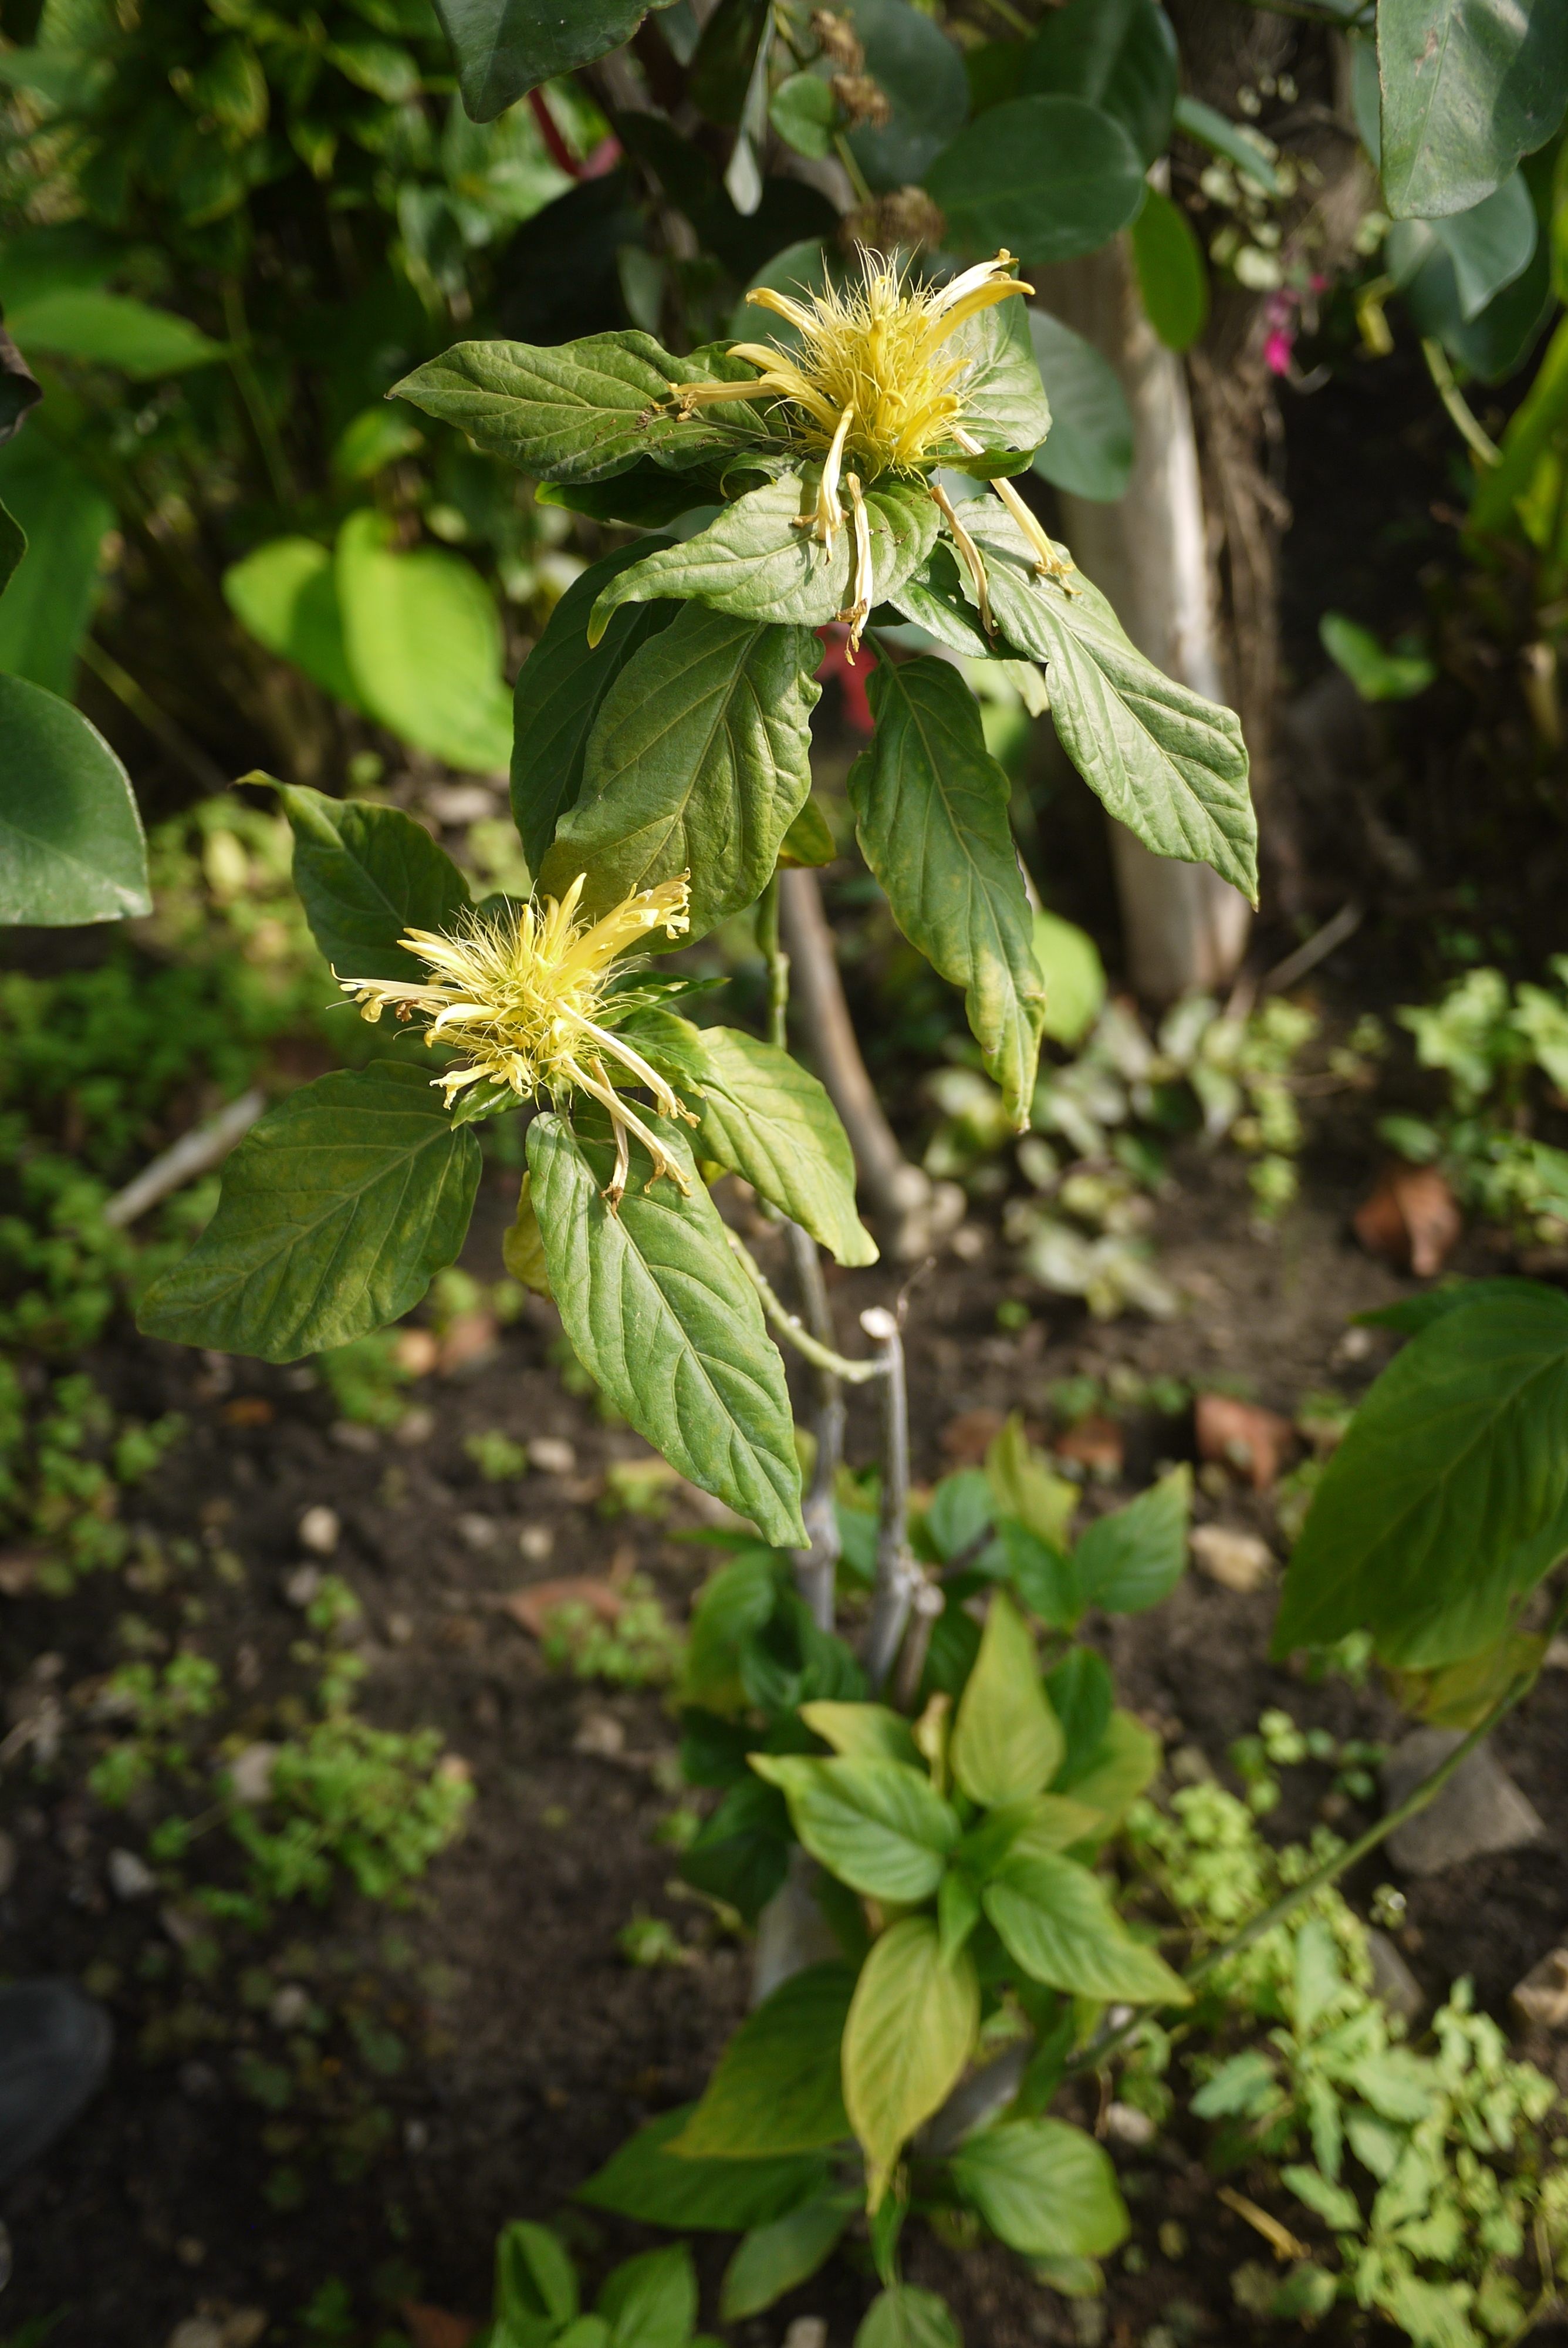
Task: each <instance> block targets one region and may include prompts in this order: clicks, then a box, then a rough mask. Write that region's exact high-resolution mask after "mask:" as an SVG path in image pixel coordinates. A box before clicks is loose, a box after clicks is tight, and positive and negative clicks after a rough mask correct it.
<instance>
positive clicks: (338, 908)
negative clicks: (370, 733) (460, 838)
mask: <svg viewBox="0 0 1568 2348" xmlns="http://www.w3.org/2000/svg"><path fill="white" fill-rule="evenodd" d="M255 779H258V778H254V777H252V778H251V780H255ZM260 779H269V778H260ZM274 788H276V790H277V793H278V796H279V798H281V799H282V802H283V808H284V812H285V813H286V814H287V816H288V819H289V822H290V824H291V825H292V829H293V834H294V865H293V873H294V886H295V888H296V889H297V890H298V891H299V892H300V899H301V901H302V904H303V906H304V909H305V919H306V920H307V921H308V922H309V923H310V925H311V934H312V936H313V938H314V939H315V942H316V943H317V945H318V946H320V948H321V950H322V953H323V955H324V957H325V958H326V960H327V962H328V963H330V964H331V966H332V967H333V970H334V971H335V972H336V973H338V975H339V976H340V977H343V978H389V979H399V980H402V981H404V982H405V983H410V982H414V981H416V980H419V979H422V978H424V977H425V975H426V974H427V973H426V972H425V964H424V963H420V962H416V961H415V958H414V956H413V955H412V954H410V953H405V952H404V951H403V949H402V948H401V947H400V946H399V944H398V942H397V941H398V939H399V938H400V937H401V936H402V935H403V933H404V932H405V930H407V929H410V928H413V929H421V930H450V929H452V928H453V927H454V926H455V924H456V921H457V919H458V917H459V915H460V914H461V913H462V912H463V911H464V910H465V909H466V907H467V905H468V904H469V903H470V902H471V900H470V898H469V895H468V883H467V882H466V880H465V879H464V878H463V875H462V874H461V872H459V871H458V870H457V867H456V865H455V864H454V863H453V861H452V859H451V858H450V857H449V856H448V855H447V853H446V850H445V849H443V848H439V847H437V845H436V842H435V840H433V839H431V837H430V834H429V833H428V832H427V831H426V830H425V827H424V825H423V824H419V823H415V820H414V818H413V817H412V816H409V815H405V814H404V812H403V810H402V808H390V807H375V806H373V805H372V804H370V803H369V802H368V801H366V800H364V799H329V798H327V797H326V796H325V795H324V793H323V792H321V791H313V790H308V789H306V788H305V787H304V786H303V785H302V784H297V783H278V784H276V785H275V786H274Z"/></svg>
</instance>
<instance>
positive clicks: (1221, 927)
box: [1033, 236, 1250, 1002]
mask: <svg viewBox="0 0 1568 2348" xmlns="http://www.w3.org/2000/svg"><path fill="white" fill-rule="evenodd" d="M1033 283H1034V285H1035V289H1036V293H1037V295H1038V298H1039V300H1040V304H1041V306H1042V307H1043V308H1045V309H1047V310H1049V311H1050V313H1051V314H1052V315H1053V316H1055V317H1058V318H1060V319H1061V321H1062V323H1063V324H1066V325H1069V326H1071V327H1073V328H1074V329H1075V330H1076V332H1077V333H1079V334H1081V335H1083V336H1084V337H1085V339H1086V340H1087V341H1089V342H1091V343H1092V344H1093V345H1094V347H1095V348H1096V350H1098V351H1100V352H1101V353H1102V355H1104V356H1105V357H1106V358H1107V359H1109V360H1110V362H1111V364H1112V366H1113V367H1114V368H1115V370H1116V373H1117V375H1118V376H1119V377H1120V378H1121V382H1122V389H1123V390H1124V391H1125V393H1126V395H1127V404H1128V406H1129V407H1131V409H1132V429H1133V434H1134V447H1135V450H1136V454H1135V457H1134V460H1133V466H1132V480H1131V483H1130V484H1129V486H1128V489H1127V493H1126V495H1125V496H1124V497H1122V498H1120V499H1117V500H1116V502H1115V503H1114V504H1112V505H1105V504H1096V503H1093V502H1091V500H1090V499H1086V498H1076V497H1070V496H1068V495H1067V494H1066V493H1065V492H1062V493H1061V510H1062V523H1063V527H1064V529H1065V530H1066V534H1067V541H1068V544H1069V545H1070V546H1071V550H1072V552H1073V556H1074V558H1075V559H1076V560H1077V561H1079V562H1080V563H1081V565H1082V567H1083V569H1084V571H1085V572H1086V573H1087V575H1088V576H1089V577H1090V578H1091V580H1092V581H1093V582H1094V584H1095V585H1096V586H1097V587H1098V588H1100V589H1101V590H1102V592H1103V593H1104V594H1105V595H1107V596H1108V597H1109V598H1110V600H1111V602H1112V605H1113V606H1114V608H1115V611H1116V614H1117V616H1118V618H1119V619H1120V620H1121V622H1122V626H1123V627H1124V628H1125V629H1126V631H1127V633H1128V634H1129V635H1130V636H1131V637H1132V642H1133V643H1134V644H1136V645H1137V646H1138V649H1139V651H1140V652H1142V653H1143V654H1146V655H1147V656H1148V658H1149V659H1150V660H1152V661H1153V662H1154V663H1155V664H1157V666H1159V667H1160V668H1162V669H1163V670H1164V672H1165V674H1166V675H1167V676H1173V677H1176V678H1178V679H1179V680H1180V681H1181V683H1182V684H1184V685H1191V686H1192V687H1193V689H1194V692H1196V693H1202V694H1206V695H1208V696H1209V698H1210V699H1211V700H1214V701H1223V700H1224V699H1225V681H1224V675H1223V672H1222V668H1221V664H1220V659H1219V652H1218V645H1217V643H1216V636H1215V626H1214V592H1213V587H1212V583H1211V579H1210V569H1209V559H1208V533H1207V528H1206V524H1205V520H1204V497H1203V484H1202V479H1201V477H1200V474H1199V470H1198V452H1197V443H1196V440H1195V438H1194V431H1193V413H1192V407H1191V404H1190V402H1189V400H1188V397H1187V386H1186V378H1185V376H1184V372H1183V368H1182V362H1181V360H1180V359H1179V358H1178V357H1177V356H1176V355H1175V354H1174V353H1173V352H1172V351H1168V350H1166V349H1165V347H1164V345H1163V344H1162V343H1161V342H1160V341H1159V340H1158V339H1157V337H1156V336H1155V334H1154V330H1153V327H1152V326H1151V325H1150V324H1149V321H1148V319H1147V318H1146V317H1145V316H1144V314H1143V304H1142V302H1141V301H1140V299H1139V295H1138V286H1137V280H1136V277H1135V276H1134V273H1133V269H1132V252H1131V250H1130V247H1129V245H1128V242H1127V239H1126V238H1125V237H1124V236H1122V237H1118V238H1117V239H1116V241H1115V242H1114V243H1112V244H1108V245H1104V246H1102V248H1101V250H1100V251H1099V252H1091V253H1090V254H1088V255H1087V256H1086V258H1085V259H1083V260H1081V261H1074V262H1067V263H1062V264H1061V265H1060V266H1059V267H1057V268H1054V269H1044V270H1037V271H1035V272H1034V273H1033ZM1111 845H1112V857H1113V859H1114V862H1115V868H1116V886H1117V891H1118V893H1119V895H1120V897H1121V901H1122V931H1123V936H1124V939H1125V943H1126V950H1127V972H1128V976H1129V978H1130V979H1131V980H1132V984H1133V986H1134V987H1135V988H1136V989H1137V991H1138V993H1139V994H1145V995H1150V996H1152V997H1153V999H1154V1000H1155V1001H1157V1002H1168V1001H1169V1000H1170V999H1171V998H1172V997H1173V995H1177V994H1181V993H1183V991H1184V989H1186V988H1188V987H1214V986H1221V985H1223V984H1224V983H1225V982H1226V980H1227V979H1229V978H1230V976H1231V975H1232V973H1234V972H1235V968H1236V965H1237V963H1239V962H1240V960H1241V957H1242V954H1243V953H1244V952H1245V948H1246V940H1247V928H1248V922H1249V920H1250V914H1249V911H1248V908H1247V903H1246V900H1245V897H1243V896H1242V895H1241V893H1240V891H1237V890H1235V889H1233V888H1232V887H1231V885H1230V883H1229V882H1228V881H1225V880H1220V878H1219V877H1218V875H1217V874H1216V873H1214V872H1211V871H1210V870H1209V868H1208V866H1207V865H1206V864H1184V863H1178V862H1176V861H1175V860H1173V859H1171V858H1169V857H1162V856H1153V855H1152V854H1151V853H1150V851H1149V850H1148V849H1146V848H1145V847H1144V846H1143V842H1142V841H1141V840H1138V839H1134V838H1133V836H1132V833H1131V832H1130V831H1129V830H1128V829H1126V827H1125V826H1124V825H1123V824H1120V823H1117V822H1115V821H1112V825H1111Z"/></svg>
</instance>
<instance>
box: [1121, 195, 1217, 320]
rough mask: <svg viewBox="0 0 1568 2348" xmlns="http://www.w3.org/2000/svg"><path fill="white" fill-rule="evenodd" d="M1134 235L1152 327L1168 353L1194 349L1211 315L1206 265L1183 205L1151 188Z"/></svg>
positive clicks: (1140, 286)
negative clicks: (1169, 351)
mask: <svg viewBox="0 0 1568 2348" xmlns="http://www.w3.org/2000/svg"><path fill="white" fill-rule="evenodd" d="M1131 234H1132V265H1133V267H1134V268H1135V269H1136V271H1137V273H1138V291H1139V293H1141V294H1142V295H1143V307H1144V309H1145V311H1146V312H1147V313H1148V317H1149V324H1151V325H1152V326H1153V329H1154V332H1155V333H1156V334H1157V335H1159V337H1160V340H1161V341H1162V342H1163V344H1164V345H1165V347H1166V349H1167V350H1171V351H1185V350H1190V349H1191V347H1192V345H1194V343H1195V342H1196V341H1197V339H1198V336H1199V335H1201V334H1202V333H1203V331H1204V326H1205V325H1206V324H1208V316H1209V270H1208V263H1207V262H1206V261H1205V260H1204V249H1203V247H1202V245H1201V244H1200V243H1199V242H1198V240H1197V236H1196V233H1195V232H1194V228H1193V224H1192V222H1191V221H1190V220H1189V219H1188V218H1187V215H1186V213H1185V212H1184V211H1183V210H1182V208H1181V206H1180V204H1176V203H1173V202H1172V201H1171V199H1170V197H1169V196H1167V195H1165V194H1163V192H1162V191H1161V190H1160V189H1158V188H1151V189H1150V191H1149V192H1148V194H1147V195H1146V196H1145V197H1144V199H1143V211H1141V212H1140V213H1139V214H1138V217H1137V219H1136V220H1135V221H1133V223H1132V231H1131Z"/></svg>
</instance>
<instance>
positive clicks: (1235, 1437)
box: [1193, 1394, 1296, 1492]
mask: <svg viewBox="0 0 1568 2348" xmlns="http://www.w3.org/2000/svg"><path fill="white" fill-rule="evenodd" d="M1193 1417H1194V1428H1195V1432H1196V1434H1197V1438H1198V1457H1199V1458H1200V1459H1217V1460H1219V1461H1220V1462H1221V1463H1222V1464H1223V1465H1224V1466H1225V1467H1226V1468H1234V1469H1235V1473H1236V1474H1237V1475H1238V1476H1242V1477H1245V1479H1246V1481H1247V1482H1248V1483H1249V1484H1250V1485H1251V1486H1252V1488H1253V1489H1254V1490H1255V1491H1256V1492H1264V1491H1266V1490H1267V1489H1268V1487H1269V1486H1270V1485H1271V1484H1272V1483H1273V1482H1274V1480H1275V1478H1276V1477H1277V1475H1278V1474H1279V1470H1280V1468H1281V1466H1282V1464H1283V1462H1284V1459H1285V1457H1286V1452H1287V1451H1288V1449H1289V1447H1290V1446H1291V1444H1292V1443H1293V1442H1294V1440H1295V1437H1296V1430H1295V1428H1294V1427H1293V1426H1291V1424H1290V1421H1289V1420H1288V1419H1287V1418H1281V1416H1280V1415H1279V1413H1278V1412H1277V1411H1276V1410H1260V1409H1259V1408H1258V1407H1257V1406H1256V1404H1255V1403H1250V1402H1237V1401H1235V1398H1234V1397H1233V1396H1232V1395H1219V1394H1201V1395H1199V1396H1198V1398H1197V1402H1196V1404H1195V1406H1194V1413H1193Z"/></svg>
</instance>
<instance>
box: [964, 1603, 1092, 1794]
mask: <svg viewBox="0 0 1568 2348" xmlns="http://www.w3.org/2000/svg"><path fill="white" fill-rule="evenodd" d="M1062 1749H1063V1747H1062V1738H1061V1724H1060V1723H1059V1721H1058V1720H1057V1717H1056V1715H1055V1714H1054V1713H1053V1712H1052V1710H1051V1708H1050V1704H1049V1703H1048V1702H1047V1700H1046V1694H1045V1690H1044V1689H1043V1688H1042V1687H1041V1685H1040V1665H1039V1663H1038V1662H1037V1661H1036V1658H1035V1652H1034V1641H1033V1640H1032V1639H1031V1638H1030V1634H1029V1632H1028V1630H1027V1628H1026V1627H1025V1624H1024V1622H1023V1620H1022V1617H1021V1616H1020V1614H1019V1612H1018V1611H1017V1609H1016V1608H1015V1607H1014V1605H1013V1604H1012V1602H1011V1601H1010V1600H1009V1598H1008V1597H1007V1596H1006V1594H1005V1592H1003V1591H999V1590H998V1591H994V1592H993V1594H992V1597H991V1602H990V1606H989V1609H988V1611H987V1614H986V1627H985V1631H984V1633H983V1635H982V1636H981V1639H980V1652H979V1656H978V1657H977V1658H976V1662H975V1668H974V1670H973V1671H972V1672H971V1673H970V1674H969V1679H968V1686H967V1687H966V1688H965V1690H964V1693H963V1695H962V1696H961V1697H960V1699H959V1702H958V1717H957V1719H956V1720H955V1722H954V1724H953V1740H952V1745H951V1746H950V1748H949V1753H948V1758H949V1760H950V1761H951V1764H952V1769H953V1775H954V1776H955V1777H956V1778H957V1779H958V1783H959V1785H960V1786H961V1787H963V1789H964V1791H965V1793H966V1794H968V1797H969V1799H970V1800H971V1801H972V1802H979V1805H980V1807H981V1808H982V1809H994V1808H995V1807H996V1806H997V1804H998V1803H999V1802H1017V1801H1023V1800H1026V1799H1027V1798H1028V1797H1029V1796H1030V1795H1031V1794H1038V1793H1040V1792H1042V1791H1043V1790H1044V1788H1045V1787H1047V1786H1049V1785H1050V1781H1051V1779H1052V1777H1053V1776H1055V1775H1056V1771H1057V1767H1058V1766H1059V1764H1060V1762H1061V1756H1062Z"/></svg>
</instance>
